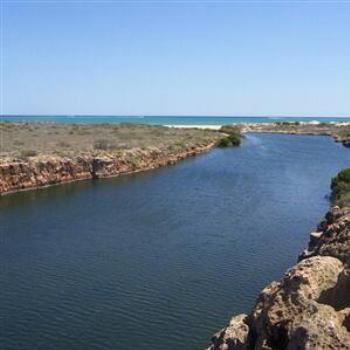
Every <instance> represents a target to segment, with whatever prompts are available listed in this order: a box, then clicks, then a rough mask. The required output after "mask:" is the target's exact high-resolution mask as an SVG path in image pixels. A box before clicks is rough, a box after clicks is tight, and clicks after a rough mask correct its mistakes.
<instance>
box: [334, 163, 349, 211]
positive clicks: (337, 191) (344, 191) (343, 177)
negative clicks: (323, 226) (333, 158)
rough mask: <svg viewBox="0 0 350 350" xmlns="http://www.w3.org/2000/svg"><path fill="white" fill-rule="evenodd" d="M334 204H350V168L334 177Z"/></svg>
mask: <svg viewBox="0 0 350 350" xmlns="http://www.w3.org/2000/svg"><path fill="white" fill-rule="evenodd" d="M331 188H332V202H333V204H336V205H339V206H341V207H343V206H350V168H347V169H344V170H342V171H340V172H339V173H338V175H337V176H335V177H334V178H333V179H332V184H331Z"/></svg>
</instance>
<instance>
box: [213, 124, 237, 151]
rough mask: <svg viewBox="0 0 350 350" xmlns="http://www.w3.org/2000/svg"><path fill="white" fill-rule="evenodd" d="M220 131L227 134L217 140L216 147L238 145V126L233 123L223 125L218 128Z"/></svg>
mask: <svg viewBox="0 0 350 350" xmlns="http://www.w3.org/2000/svg"><path fill="white" fill-rule="evenodd" d="M220 131H221V132H223V133H225V134H228V136H225V137H223V138H221V139H220V140H219V141H218V147H229V146H239V145H240V144H241V131H240V129H239V127H237V126H234V125H224V126H222V127H221V129H220Z"/></svg>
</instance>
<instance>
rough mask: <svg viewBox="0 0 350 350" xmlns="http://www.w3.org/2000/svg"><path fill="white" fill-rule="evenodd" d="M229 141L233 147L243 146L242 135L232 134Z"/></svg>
mask: <svg viewBox="0 0 350 350" xmlns="http://www.w3.org/2000/svg"><path fill="white" fill-rule="evenodd" d="M228 139H229V140H230V142H231V143H232V146H239V145H240V144H241V135H240V134H232V135H230V136H228Z"/></svg>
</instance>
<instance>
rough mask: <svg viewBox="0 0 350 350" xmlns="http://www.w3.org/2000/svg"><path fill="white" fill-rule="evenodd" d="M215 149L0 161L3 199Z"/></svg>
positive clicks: (195, 147) (198, 147)
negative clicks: (19, 193)
mask: <svg viewBox="0 0 350 350" xmlns="http://www.w3.org/2000/svg"><path fill="white" fill-rule="evenodd" d="M213 146H214V143H213V142H212V143H208V144H202V145H187V146H186V147H185V148H183V149H181V150H179V151H176V152H170V151H164V150H161V149H158V148H148V149H145V150H142V149H139V148H135V149H131V150H126V151H123V152H119V153H108V152H100V153H99V154H93V153H85V154H78V155H77V156H76V157H74V158H64V157H60V156H45V155H40V156H35V157H30V158H28V159H26V160H20V159H15V160H6V161H4V160H0V195H1V194H3V193H7V192H16V191H21V190H27V189H34V188H39V187H43V186H49V185H53V184H59V183H65V182H71V181H77V180H83V179H91V178H105V177H110V176H117V175H120V174H125V173H131V172H137V171H144V170H149V169H155V168H158V167H162V166H166V165H171V164H174V163H175V162H177V161H178V160H181V159H185V158H187V157H191V156H195V155H196V154H198V153H202V152H205V151H207V150H209V149H210V148H211V147H213Z"/></svg>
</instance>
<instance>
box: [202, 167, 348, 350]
mask: <svg viewBox="0 0 350 350" xmlns="http://www.w3.org/2000/svg"><path fill="white" fill-rule="evenodd" d="M332 190H333V199H334V201H333V203H337V204H338V203H339V204H340V206H338V205H336V206H333V207H332V208H331V209H330V211H329V212H328V213H327V214H326V216H325V219H324V220H323V221H322V222H321V223H320V224H319V226H318V227H317V230H316V231H315V232H312V233H311V234H310V242H309V246H308V248H307V249H306V250H305V251H304V252H302V254H301V255H300V256H299V263H298V264H297V265H295V266H293V267H292V268H291V269H289V270H288V271H287V272H286V273H285V275H284V276H283V278H282V279H281V280H280V281H279V282H272V283H270V284H269V285H268V286H267V287H266V288H265V289H263V290H262V292H261V293H260V295H259V296H258V298H257V302H256V304H255V306H254V307H253V309H252V310H251V312H250V313H249V314H248V315H246V314H241V315H237V316H234V317H232V319H231V320H230V322H229V324H228V325H227V326H226V327H225V328H224V329H222V330H221V331H219V332H218V333H217V334H215V335H214V336H213V338H212V345H211V346H210V347H209V348H208V350H248V349H252V350H253V349H255V350H257V349H265V350H267V349H269V350H272V349H276V350H277V349H278V350H280V349H290V350H293V349H295V350H296V349H315V350H316V349H350V205H349V194H350V169H347V170H345V171H343V172H341V173H340V174H339V175H338V177H337V178H335V179H334V180H333V182H332Z"/></svg>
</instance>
